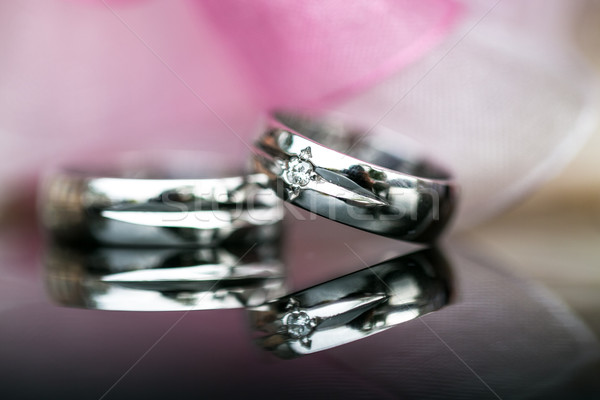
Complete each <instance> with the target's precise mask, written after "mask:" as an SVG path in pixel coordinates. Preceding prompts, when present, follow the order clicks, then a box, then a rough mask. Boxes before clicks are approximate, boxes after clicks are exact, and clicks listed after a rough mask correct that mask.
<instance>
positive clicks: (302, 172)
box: [285, 157, 313, 186]
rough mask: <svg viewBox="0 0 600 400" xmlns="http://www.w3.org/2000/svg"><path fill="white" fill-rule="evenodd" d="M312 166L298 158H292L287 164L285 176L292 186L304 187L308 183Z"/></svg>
mask: <svg viewBox="0 0 600 400" xmlns="http://www.w3.org/2000/svg"><path fill="white" fill-rule="evenodd" d="M312 172H313V166H312V164H311V163H309V162H308V161H302V160H301V159H300V158H299V157H292V158H291V159H290V160H289V161H288V164H287V170H286V172H285V176H286V178H287V180H288V181H289V182H290V184H292V185H298V186H306V185H308V182H310V179H311V175H312Z"/></svg>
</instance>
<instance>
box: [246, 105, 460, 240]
mask: <svg viewBox="0 0 600 400" xmlns="http://www.w3.org/2000/svg"><path fill="white" fill-rule="evenodd" d="M255 146H256V153H257V154H256V156H255V157H254V159H255V168H256V171H257V172H260V173H264V174H266V175H267V176H268V177H269V182H270V185H271V187H272V188H273V190H274V191H275V192H276V193H277V195H278V196H279V197H281V198H283V199H284V200H286V201H287V202H289V203H291V204H294V205H296V206H299V207H301V208H303V209H305V210H308V211H310V212H312V213H315V214H317V215H320V216H323V217H326V218H329V219H332V220H334V221H337V222H341V223H343V224H346V225H349V226H352V227H354V228H358V229H362V230H364V231H368V232H372V233H376V234H379V235H383V236H388V237H392V238H396V239H400V240H406V241H415V242H430V241H433V240H435V239H436V238H437V237H438V236H439V234H440V233H441V232H442V231H443V229H444V227H445V226H446V225H447V224H448V221H449V220H450V218H451V216H452V213H453V210H454V208H455V202H456V187H455V184H454V181H453V179H452V178H451V176H450V174H448V173H447V172H446V171H445V170H444V169H443V168H441V167H439V166H437V165H435V164H434V163H432V162H431V161H429V160H428V159H426V158H423V157H420V156H413V155H408V156H402V157H399V156H397V155H395V154H392V153H391V152H389V151H386V149H385V148H383V147H382V146H383V145H379V144H378V143H377V139H374V138H372V137H365V135H364V132H363V131H361V130H357V129H355V128H353V127H351V126H350V127H348V126H346V125H344V124H341V123H339V122H328V121H319V120H316V119H311V118H307V117H303V116H293V115H288V114H273V116H272V117H271V118H270V119H269V121H268V126H267V128H266V130H265V132H264V134H263V135H262V136H261V137H260V139H259V140H258V141H257V142H256V144H255Z"/></svg>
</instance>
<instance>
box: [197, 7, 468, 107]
mask: <svg viewBox="0 0 600 400" xmlns="http://www.w3.org/2000/svg"><path fill="white" fill-rule="evenodd" d="M197 4H198V5H200V6H201V7H202V8H203V9H204V11H205V15H206V16H207V18H206V19H207V20H209V21H210V22H211V23H213V25H214V27H215V29H216V31H217V32H219V33H220V34H221V36H222V37H223V38H224V40H225V42H226V44H227V45H229V48H230V50H231V51H232V53H233V54H234V55H235V56H236V57H237V60H238V61H239V65H240V66H243V67H245V68H246V69H247V73H248V78H249V79H250V80H251V82H253V83H254V85H255V89H256V91H257V92H258V93H261V94H262V96H263V101H264V104H265V105H266V106H267V107H299V106H300V107H301V106H311V107H319V106H322V105H327V104H328V103H329V102H331V101H335V100H339V99H340V98H345V97H347V96H348V95H349V94H352V93H353V92H355V91H357V90H359V89H361V88H363V87H365V86H367V85H369V84H372V83H374V82H375V81H378V80H380V79H382V78H384V77H385V76H387V75H389V74H390V73H392V72H394V71H396V70H398V69H399V68H401V67H402V66H403V65H405V64H406V63H408V62H410V61H413V60H414V59H415V58H417V57H418V56H420V55H421V54H423V53H424V52H425V51H427V50H428V49H429V48H431V46H432V45H433V44H434V43H435V42H436V41H437V40H438V39H439V38H440V36H442V35H443V34H444V33H446V32H447V30H448V28H449V26H450V25H451V23H452V22H453V21H454V20H455V17H456V15H457V11H458V10H459V8H460V7H459V6H458V4H457V3H455V2H453V1H448V0H419V1H413V0H377V1H365V2H354V3H352V5H349V4H348V2H347V1H344V0H328V1H323V0H306V1H301V2H274V1H271V0H256V1H245V2H240V1H237V0H210V1H204V2H198V3H197Z"/></svg>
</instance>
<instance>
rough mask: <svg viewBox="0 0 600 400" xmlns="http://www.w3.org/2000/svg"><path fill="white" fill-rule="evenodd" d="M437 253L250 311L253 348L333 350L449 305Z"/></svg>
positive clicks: (292, 353)
mask: <svg viewBox="0 0 600 400" xmlns="http://www.w3.org/2000/svg"><path fill="white" fill-rule="evenodd" d="M451 286H452V285H451V274H450V269H449V265H448V263H447V261H446V259H445V258H444V257H443V255H442V254H441V253H440V252H439V251H437V250H435V249H426V250H422V251H418V252H415V253H411V254H408V255H404V256H401V257H397V258H394V259H391V260H388V261H385V262H382V263H380V264H377V265H374V266H372V267H369V268H365V269H363V270H360V271H358V272H354V273H352V274H349V275H345V276H342V277H340V278H337V279H334V280H331V281H329V282H325V283H322V284H319V285H316V286H313V287H311V288H308V289H305V290H302V291H300V292H296V293H293V294H290V295H287V296H285V297H281V298H279V299H276V300H272V301H270V302H268V303H266V304H263V305H260V306H257V307H252V308H250V317H251V321H252V324H253V329H254V330H255V331H257V332H260V333H261V334H262V336H260V337H259V338H258V345H259V346H260V347H262V348H263V349H265V350H268V351H271V352H273V353H274V354H275V355H277V356H279V357H281V358H294V357H299V356H302V355H305V354H310V353H315V352H317V351H322V350H326V349H329V348H332V347H337V346H340V345H343V344H346V343H349V342H353V341H355V340H359V339H362V338H364V337H367V336H370V335H373V334H376V333H379V332H382V331H384V330H386V329H389V328H391V327H393V326H395V325H397V324H400V323H403V322H406V321H409V320H412V319H414V318H417V317H419V316H422V315H425V314H427V313H430V312H433V311H436V310H438V309H440V308H442V307H444V306H445V305H446V304H448V303H449V301H450V297H451Z"/></svg>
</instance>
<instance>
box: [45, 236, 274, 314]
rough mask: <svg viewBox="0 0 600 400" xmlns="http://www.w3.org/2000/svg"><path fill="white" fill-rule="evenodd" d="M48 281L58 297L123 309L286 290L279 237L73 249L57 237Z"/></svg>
mask: <svg viewBox="0 0 600 400" xmlns="http://www.w3.org/2000/svg"><path fill="white" fill-rule="evenodd" d="M44 258H45V282H46V288H47V293H48V295H49V297H50V298H51V299H52V300H54V301H55V302H56V303H58V304H60V305H63V306H69V307H78V308H89V309H101V310H119V311H178V310H209V309H210V310H213V309H229V308H240V307H245V306H252V305H257V304H262V303H264V302H265V301H268V300H271V299H273V298H276V297H278V296H281V295H283V294H284V292H285V290H284V289H285V287H284V272H285V271H284V266H283V263H282V262H281V260H280V257H279V246H278V245H277V244H276V243H262V244H258V245H252V246H251V247H248V248H247V247H239V248H225V247H221V246H220V247H215V248H194V249H191V248H181V247H179V248H165V247H163V248H125V247H95V248H74V247H67V246H64V245H60V244H58V243H51V244H50V246H49V247H48V248H47V250H46V254H45V257H44Z"/></svg>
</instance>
